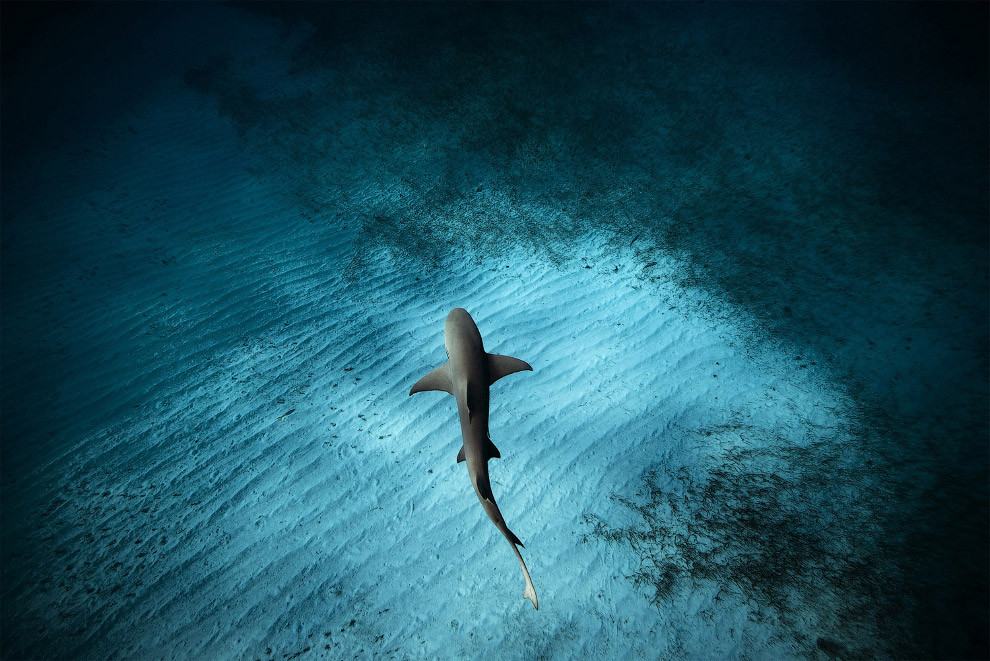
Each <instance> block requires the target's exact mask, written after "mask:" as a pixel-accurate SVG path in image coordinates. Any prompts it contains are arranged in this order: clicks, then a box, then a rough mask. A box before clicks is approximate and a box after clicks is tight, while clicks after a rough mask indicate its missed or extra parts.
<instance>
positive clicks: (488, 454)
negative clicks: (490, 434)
mask: <svg viewBox="0 0 990 661" xmlns="http://www.w3.org/2000/svg"><path fill="white" fill-rule="evenodd" d="M501 458H502V453H501V452H499V451H498V448H497V447H495V444H494V443H492V439H490V438H486V439H485V459H501Z"/></svg>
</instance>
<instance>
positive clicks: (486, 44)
mask: <svg viewBox="0 0 990 661" xmlns="http://www.w3.org/2000/svg"><path fill="white" fill-rule="evenodd" d="M233 7H236V8H237V9H236V11H238V12H243V13H246V14H248V15H251V16H252V17H254V19H256V20H265V21H277V22H279V24H280V25H282V26H283V27H284V33H285V34H286V35H288V34H290V33H294V32H293V31H302V32H303V33H304V34H305V35H306V36H305V37H304V38H301V39H299V40H298V41H297V42H294V43H293V45H291V46H288V45H286V44H287V43H289V42H288V41H286V42H278V43H273V44H272V45H271V47H272V48H273V49H276V48H290V47H291V48H292V49H293V50H292V54H291V61H292V69H291V71H290V74H291V75H290V76H289V80H288V82H287V83H286V84H285V86H284V88H276V89H272V88H266V87H263V86H262V85H260V84H259V83H257V82H255V81H254V80H253V79H252V78H251V76H250V74H249V73H246V71H247V69H248V66H249V64H250V63H245V62H243V61H241V60H239V58H238V54H237V53H236V52H234V51H233V50H232V51H231V52H230V53H219V54H216V53H214V54H211V55H210V56H209V57H204V58H203V59H202V60H201V61H194V62H189V63H187V64H188V66H183V70H182V72H181V73H182V76H181V79H182V83H183V84H184V85H185V86H186V87H187V88H188V89H191V90H193V91H195V92H196V93H197V94H199V95H201V97H202V98H204V99H207V100H209V102H210V103H215V105H216V107H217V111H218V113H219V114H220V115H221V116H222V117H224V118H227V119H228V120H229V121H230V122H232V123H233V124H234V126H235V127H236V129H237V132H238V134H239V136H240V139H241V141H242V144H243V145H244V146H245V149H246V151H248V152H250V153H251V155H252V157H253V158H257V159H260V161H261V162H262V163H264V164H265V167H266V170H267V171H268V172H271V173H277V174H274V175H272V176H271V180H272V182H273V183H272V185H273V186H275V185H278V186H283V187H284V188H285V190H287V191H289V193H290V195H291V199H292V200H293V202H294V203H295V204H296V205H297V207H298V209H299V210H300V213H302V214H304V215H306V214H309V215H310V216H312V217H314V218H341V217H353V218H354V219H355V220H354V225H353V227H351V231H353V232H354V234H355V237H356V239H355V245H356V246H358V248H357V254H356V255H355V257H354V259H353V260H352V261H351V262H350V263H349V264H347V265H346V269H347V271H348V273H349V274H351V275H352V276H353V275H354V274H356V273H360V270H361V269H362V268H363V265H364V264H365V262H366V260H367V259H369V256H370V255H372V254H373V253H374V251H376V250H378V249H381V248H384V249H387V250H388V251H390V252H391V253H392V254H393V256H394V257H395V258H397V259H399V260H404V261H409V262H413V263H419V264H422V265H423V268H424V270H426V272H429V268H430V267H431V266H436V265H438V264H440V262H441V261H442V260H443V258H444V256H445V255H449V254H450V252H451V251H452V250H456V249H466V250H470V251H477V252H486V253H488V254H499V253H501V252H503V251H504V249H505V247H507V246H512V247H518V246H520V245H522V246H525V247H527V248H529V249H530V250H531V251H533V252H534V253H536V254H538V255H541V256H543V257H545V258H546V259H548V260H551V261H554V262H556V263H565V262H567V261H568V260H570V259H572V256H571V255H572V253H573V251H574V248H575V246H578V245H579V244H580V242H581V241H582V240H583V239H584V238H586V237H588V236H591V235H594V236H600V237H604V238H605V240H607V241H609V242H611V245H614V246H615V247H617V248H619V247H623V248H625V247H629V246H632V248H633V249H634V251H635V254H636V259H638V260H639V261H640V263H641V265H642V266H643V281H644V283H650V282H651V278H652V277H653V276H652V275H651V272H650V269H649V267H651V266H652V265H653V264H654V263H655V261H654V257H655V255H656V253H657V251H665V252H666V253H667V254H672V255H675V256H677V257H678V258H679V259H681V260H683V262H684V263H685V264H686V270H685V272H684V274H683V282H682V285H683V286H684V287H685V288H696V289H703V290H708V291H710V292H712V293H714V294H716V295H717V296H719V297H720V298H722V299H724V300H726V301H728V302H729V303H731V304H733V305H736V306H738V307H739V308H740V309H742V310H744V311H745V312H746V313H747V314H749V315H751V316H752V317H753V318H754V319H756V320H757V321H758V322H759V324H760V325H761V326H762V328H761V330H763V331H765V334H766V335H767V336H769V337H770V338H772V339H773V340H775V341H779V342H781V343H782V344H784V345H786V346H790V347H795V348H797V349H798V350H799V352H797V353H796V354H795V356H794V362H793V365H792V366H790V367H788V369H795V370H799V369H802V368H807V366H808V365H812V364H814V365H816V366H819V367H821V366H824V367H825V368H826V369H827V370H828V372H829V374H830V376H831V378H833V379H834V381H835V382H836V383H837V384H839V387H840V388H842V389H843V391H844V392H846V393H848V394H849V395H851V396H852V397H853V398H854V399H855V400H856V401H857V404H858V417H857V418H856V419H855V420H853V421H852V422H851V423H850V425H849V426H848V427H847V428H844V429H842V430H841V434H840V435H833V436H829V437H825V438H818V439H811V440H810V441H809V443H808V444H807V445H805V446H803V447H801V448H793V447H790V448H788V447H782V446H781V445H780V444H775V443H774V440H773V439H774V438H775V433H776V432H775V430H774V429H772V428H753V427H751V426H747V424H746V423H745V422H743V421H742V420H740V421H738V422H737V423H732V424H729V425H723V426H719V427H716V428H705V429H696V430H692V432H691V433H692V434H694V435H696V436H697V437H699V438H704V439H705V443H706V444H711V446H712V447H715V446H719V447H721V446H723V445H724V446H725V447H728V448H730V449H729V450H728V451H727V453H728V456H729V458H730V460H731V466H730V468H731V470H729V469H727V468H726V466H725V465H722V464H716V463H712V465H711V466H707V467H705V468H704V470H703V474H704V476H705V477H704V479H702V480H699V479H698V478H697V477H689V476H685V475H678V474H669V473H665V468H664V467H663V466H657V467H651V469H650V470H648V471H647V472H646V473H645V474H644V476H643V479H642V488H641V489H640V491H639V492H638V493H635V494H633V493H616V494H615V495H614V496H613V498H614V499H615V500H616V501H618V502H620V503H622V504H623V505H625V506H626V508H627V509H628V510H629V512H630V513H631V514H633V516H634V519H635V522H634V523H633V524H631V525H629V526H621V525H618V524H615V523H614V522H610V521H608V520H604V519H603V518H601V517H600V516H599V515H598V514H597V513H596V512H593V511H590V512H587V513H585V517H584V519H585V522H586V528H585V531H584V532H585V534H584V540H585V541H586V542H587V543H598V542H600V541H602V540H606V541H608V542H611V543H616V544H621V545H629V546H630V547H631V548H633V549H634V550H635V551H636V552H637V554H638V557H640V558H641V560H642V562H641V565H640V566H639V567H638V568H637V569H636V571H635V573H634V574H633V575H632V576H630V579H631V580H634V581H636V582H637V583H638V584H639V585H641V586H643V588H644V591H645V592H644V593H645V594H647V595H648V597H649V599H650V600H651V601H652V603H653V604H655V605H656V607H657V608H659V609H663V608H665V604H668V603H669V601H670V599H671V598H672V596H673V595H676V594H678V593H679V592H682V591H685V590H690V589H691V587H692V585H697V584H698V583H699V582H703V581H715V582H718V583H719V584H720V585H722V586H724V590H725V591H726V593H730V592H741V593H743V594H746V595H748V596H749V597H750V598H752V599H753V600H754V601H755V603H756V604H757V605H758V606H757V608H756V612H758V613H760V614H765V616H766V617H768V618H774V619H775V621H777V622H779V623H780V624H781V625H782V626H785V627H789V628H792V629H794V630H795V631H800V630H801V627H802V625H801V623H800V622H796V621H793V620H794V619H795V615H794V611H793V604H794V603H795V600H796V599H799V600H800V601H801V603H803V604H804V605H805V607H807V605H808V604H818V605H819V606H820V607H821V608H822V609H828V608H831V607H832V606H834V604H836V603H839V604H840V607H839V608H837V609H834V610H833V611H832V612H827V613H825V612H823V613H822V616H821V621H820V623H819V625H820V627H821V628H822V629H823V631H824V633H821V634H820V635H811V636H810V637H809V636H808V635H807V634H806V633H797V634H795V637H796V639H797V640H798V642H799V643H800V645H801V649H803V650H805V652H804V653H805V654H806V655H807V656H809V657H811V658H878V657H895V658H921V657H925V658H987V657H988V656H990V642H988V621H990V613H988V599H990V593H988V566H990V555H988V548H990V542H988V530H990V519H988V479H990V473H988V414H990V408H988V369H990V359H988V278H990V263H988V247H990V233H988V228H990V222H988V220H990V208H988V194H990V185H988V181H990V170H988V161H990V133H988V125H990V102H988V86H990V77H988V61H990V50H988V36H987V25H988V5H987V4H986V3H936V4H928V3H905V4H888V3H870V4H845V3H843V4H838V3H828V4H811V3H808V4H714V5H711V4H687V3H684V4H680V3H678V4H669V5H668V4H663V5H660V4H646V3H642V4H575V3H568V4H499V3H482V4H411V3H402V4H366V3H358V4H352V3H334V4H317V3H301V4H297V3H271V4H269V3H245V4H242V5H234V6H233ZM228 8H229V7H228ZM183 11H190V9H189V7H186V6H182V5H147V6H142V7H133V6H119V5H76V4H71V5H68V6H65V5H54V4H53V5H41V6H40V8H39V7H38V6H36V5H30V6H29V5H20V4H14V3H5V4H4V5H3V39H4V46H3V48H4V51H3V81H4V94H3V101H2V103H3V123H2V131H3V171H4V176H3V191H2V192H3V200H4V203H3V247H2V250H3V252H2V264H3V283H2V288H3V297H4V304H3V348H2V355H3V371H2V380H3V384H2V390H3V416H2V452H3V463H4V470H3V482H4V489H5V494H10V493H15V492H17V491H18V489H29V488H30V487H26V486H24V485H18V484H16V476H15V475H14V474H13V472H12V470H13V469H11V468H9V467H10V466H22V465H24V463H23V462H25V461H29V460H27V459H25V456H27V454H29V453H31V452H38V453H39V454H40V455H42V456H44V453H45V450H44V446H45V443H47V442H49V438H50V437H52V436H55V435H56V432H57V431H58V429H60V428H61V427H60V425H62V424H64V421H61V420H57V419H56V418H55V417H53V416H52V415H51V414H50V413H49V412H47V411H45V404H44V402H45V398H46V393H48V392H51V391H52V390H54V389H57V388H58V386H59V384H58V383H53V382H51V381H50V380H46V377H45V376H44V373H45V368H46V365H47V363H46V361H60V360H63V359H64V357H63V356H60V355H54V356H48V357H39V359H38V360H37V361H36V362H32V363H26V362H25V361H24V360H19V359H17V358H16V356H18V355H19V354H21V353H23V350H24V349H25V348H26V347H29V346H31V338H32V336H33V335H34V334H35V333H36V331H37V330H38V329H37V328H35V327H33V326H31V325H27V326H25V325H24V324H21V323H19V322H18V321H17V315H18V312H19V310H18V308H17V301H18V300H20V298H19V297H20V296H21V295H22V294H23V293H24V292H26V291H30V290H31V289H32V287H33V284H32V283H33V282H34V281H35V278H36V277H38V276H37V274H38V273H45V272H51V271H54V270H58V269H59V268H61V267H60V265H59V264H58V261H57V260H58V258H57V256H54V255H50V254H40V253H37V254H36V253H24V252H21V251H20V248H19V244H18V242H17V241H16V240H15V239H18V238H19V237H21V236H23V235H29V234H31V233H32V232H33V231H38V232H42V231H44V230H43V229H37V230H35V229H32V227H31V226H30V223H31V222H32V221H31V219H24V218H21V217H19V216H17V208H18V201H19V200H21V199H24V198H30V197H35V196H38V195H42V194H43V192H44V186H52V185H56V184H54V183H53V181H55V182H57V181H58V176H57V173H48V174H46V175H45V176H40V175H38V176H36V177H35V178H34V179H27V180H26V183H25V179H24V178H23V177H20V178H18V179H17V181H18V184H17V187H16V188H15V187H14V186H13V185H12V184H11V183H10V182H11V181H12V177H11V173H16V172H18V171H20V170H29V169H30V168H35V169H36V170H38V165H37V164H36V163H33V162H32V153H33V152H35V151H37V150H40V149H41V148H44V149H52V148H53V147H56V146H57V145H59V144H60V142H63V141H69V140H70V136H68V135H67V134H68V133H69V132H70V131H74V132H75V133H74V134H73V136H71V139H72V140H80V137H79V136H85V134H86V131H87V130H89V129H90V127H97V126H99V123H100V122H101V121H102V120H103V119H104V118H105V117H106V116H108V115H113V113H114V112H115V110H114V109H115V107H116V106H117V105H118V104H119V103H121V102H122V101H123V99H122V97H124V96H126V94H128V93H131V92H133V91H134V89H136V88H138V87H140V86H141V85H143V84H145V83H144V82H134V85H133V86H125V87H123V88H122V87H120V86H115V85H114V83H113V82H112V81H113V80H114V77H115V76H116V75H117V74H119V75H120V76H124V77H127V76H131V77H134V80H135V81H137V80H138V79H139V78H140V75H139V73H135V72H134V71H133V70H132V69H131V68H130V67H129V65H128V63H127V62H125V61H122V60H107V59H104V58H101V57H100V56H99V53H103V52H104V50H105V48H104V46H102V45H101V44H103V43H105V42H113V41H114V40H115V39H122V37H120V35H122V34H124V35H128V36H127V40H128V43H129V44H130V45H128V46H127V48H133V49H140V47H141V46H140V41H141V40H140V35H141V34H142V32H141V31H142V30H150V29H152V26H154V25H155V24H156V22H157V21H158V18H160V16H162V15H169V16H173V15H175V14H176V13H181V12H183ZM197 16H198V15H197V14H196V12H191V16H190V19H189V20H191V21H192V20H206V19H204V18H203V17H201V16H199V17H198V18H197ZM198 29H201V30H204V31H206V32H207V33H208V30H206V29H205V28H203V27H202V26H199V28H198ZM68 33H71V37H69V38H67V39H65V40H62V39H61V37H62V36H64V35H66V34H68ZM131 42H133V43H131ZM108 52H112V53H113V54H114V55H115V56H116V57H122V56H123V55H125V54H126V49H123V48H117V49H111V50H110V51H108ZM94 53H95V54H94ZM163 57H164V58H165V59H166V60H169V61H174V62H180V61H183V60H182V58H181V57H179V56H178V55H176V54H174V53H172V54H169V53H166V54H164V55H163ZM67 63H71V64H72V69H71V71H72V74H73V75H72V77H71V78H70V77H69V76H68V74H66V73H65V72H64V68H65V65H67ZM295 80H298V81H303V82H305V83H306V84H305V85H304V86H293V85H291V84H288V83H291V82H292V81H295ZM145 82H146V81H145ZM269 83H270V81H269ZM74 113H75V114H74ZM93 130H94V131H95V130H96V129H95V128H94V129H93ZM38 171H40V172H44V168H43V167H42V168H40V170H38ZM276 181H277V183H276ZM369 181H372V182H375V181H377V182H391V183H392V185H393V189H392V191H393V192H394V194H391V193H390V194H388V195H380V196H377V197H372V198H369V197H368V196H367V193H366V188H367V186H366V182H369ZM532 209H541V210H542V211H541V214H540V216H539V218H538V219H534V216H533V214H532V213H531V211H530V210H532ZM39 227H43V224H41V223H39ZM58 312H59V310H58V309H55V310H54V311H53V313H54V314H55V315H56V316H57V314H58ZM288 408H291V407H288ZM283 412H284V411H283ZM290 412H291V411H290ZM89 414H90V413H87V412H80V413H79V415H89ZM92 414H93V415H95V414H96V413H92ZM296 415H297V416H298V415H299V414H296ZM29 421H30V423H29ZM38 461H39V462H40V461H41V460H38ZM39 465H40V464H39ZM671 485H677V486H678V488H677V489H676V490H671V489H670V488H667V487H669V486H671ZM5 500H6V499H5ZM58 506H59V504H58V503H55V504H54V505H53V506H52V507H53V508H56V509H57V508H58ZM20 516H21V515H20V514H17V513H14V512H11V511H10V509H9V507H8V506H7V505H6V504H4V508H3V523H4V531H3V540H2V541H3V549H2V551H0V552H2V562H3V595H4V596H5V597H7V596H8V595H10V594H11V589H12V587H11V586H13V585H14V584H15V583H16V581H17V575H18V571H19V570H20V568H21V567H22V566H24V563H27V562H29V560H28V559H27V557H26V556H25V554H27V555H30V550H27V551H25V550H24V549H23V548H21V545H20V543H19V542H18V541H16V540H14V539H10V538H8V531H9V530H12V529H14V527H13V526H12V525H11V522H14V521H15V520H17V521H19V520H20V519H19V517H20ZM42 516H47V514H46V513H45V512H42ZM18 529H19V528H18ZM683 530H686V531H687V533H686V534H685V533H683V532H681V531H683ZM836 531H839V532H841V535H839V536H838V538H837V535H836V534H835V533H836ZM12 549H17V550H16V552H12ZM68 562H71V561H70V560H68V559H64V560H63V564H64V563H68ZM53 575H54V574H53ZM51 582H52V581H48V582H45V586H50V583H51ZM55 582H56V583H57V580H56V581H55ZM51 587H52V588H53V589H54V587H53V586H51ZM39 589H40V587H39ZM19 612H20V611H19V609H18V608H17V605H16V604H12V603H10V601H9V600H8V599H7V598H4V600H3V604H2V630H3V631H2V634H0V635H2V649H0V654H2V655H3V656H4V657H8V656H10V655H12V654H13V655H16V656H31V655H32V654H33V653H35V652H36V651H37V650H51V649H57V648H59V646H58V645H57V643H59V642H64V643H65V644H64V646H61V647H60V648H61V649H65V650H70V651H71V650H73V649H75V648H74V647H73V646H72V645H73V643H72V642H71V641H72V636H73V635H74V633H73V632H69V631H66V630H64V629H59V630H57V632H56V633H46V632H38V631H34V630H31V629H30V626H29V623H27V622H24V621H21V620H20V619H19V616H18V613H19ZM758 616H762V615H758ZM352 624H353V620H352ZM46 636H54V637H55V638H57V639H58V640H54V639H45V638H46ZM39 640H41V641H42V642H38V641H39ZM32 641H33V642H32ZM90 651H92V650H90ZM104 651H105V652H106V653H107V654H108V655H110V656H115V655H118V654H119V653H120V652H118V651H116V650H104ZM755 656H757V657H758V656H759V653H758V652H756V653H755Z"/></svg>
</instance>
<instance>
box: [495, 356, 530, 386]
mask: <svg viewBox="0 0 990 661" xmlns="http://www.w3.org/2000/svg"><path fill="white" fill-rule="evenodd" d="M523 370H529V371H530V372H532V371H533V368H532V367H530V366H529V363H527V362H526V361H524V360H519V359H518V358H513V357H512V356H502V355H499V354H497V353H490V354H488V385H491V384H493V383H495V382H496V381H498V380H499V379H501V378H502V377H503V376H507V375H509V374H515V373H516V372H522V371H523Z"/></svg>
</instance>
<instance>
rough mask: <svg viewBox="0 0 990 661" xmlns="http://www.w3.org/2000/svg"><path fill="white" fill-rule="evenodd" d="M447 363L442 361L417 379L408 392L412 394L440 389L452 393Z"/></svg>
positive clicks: (452, 388) (452, 387)
mask: <svg viewBox="0 0 990 661" xmlns="http://www.w3.org/2000/svg"><path fill="white" fill-rule="evenodd" d="M449 364H450V363H444V364H443V365H441V366H440V367H438V368H436V369H435V370H433V371H432V372H430V373H429V374H427V375H426V376H424V377H423V378H422V379H420V380H419V381H417V382H416V385H414V386H413V387H412V389H411V390H410V391H409V394H410V395H412V394H415V393H418V392H424V391H427V390H440V391H442V392H449V393H450V394H451V395H453V394H454V386H453V384H451V382H450V370H449V369H448V368H447V366H448V365H449Z"/></svg>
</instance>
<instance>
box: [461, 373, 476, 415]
mask: <svg viewBox="0 0 990 661" xmlns="http://www.w3.org/2000/svg"><path fill="white" fill-rule="evenodd" d="M476 403H477V402H476V401H475V393H474V388H472V387H471V382H470V381H465V382H464V404H465V405H467V410H468V422H471V418H473V417H474V411H475V404H476Z"/></svg>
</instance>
